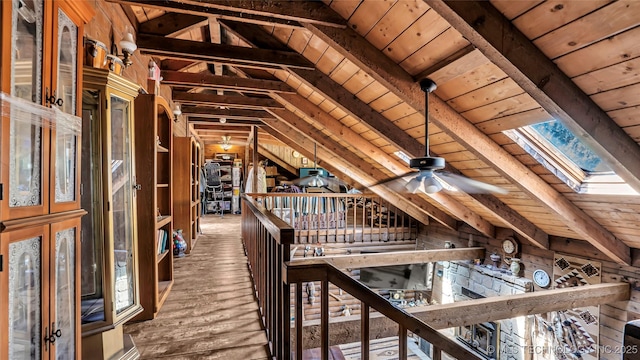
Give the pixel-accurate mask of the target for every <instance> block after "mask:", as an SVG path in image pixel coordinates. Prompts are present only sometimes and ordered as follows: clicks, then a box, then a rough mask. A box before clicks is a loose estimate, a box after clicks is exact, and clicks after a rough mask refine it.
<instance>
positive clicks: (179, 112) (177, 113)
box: [173, 104, 182, 122]
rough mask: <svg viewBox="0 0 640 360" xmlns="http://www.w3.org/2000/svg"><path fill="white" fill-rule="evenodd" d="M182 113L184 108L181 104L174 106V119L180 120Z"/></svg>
mask: <svg viewBox="0 0 640 360" xmlns="http://www.w3.org/2000/svg"><path fill="white" fill-rule="evenodd" d="M180 115H182V110H181V109H180V105H178V104H176V106H175V107H174V108H173V121H175V122H178V116H180Z"/></svg>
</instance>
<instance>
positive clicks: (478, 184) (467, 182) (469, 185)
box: [435, 171, 509, 195]
mask: <svg viewBox="0 0 640 360" xmlns="http://www.w3.org/2000/svg"><path fill="white" fill-rule="evenodd" d="M435 174H436V176H437V177H438V178H440V179H441V180H443V181H444V182H446V183H447V184H449V185H451V186H453V187H455V188H457V189H458V190H460V191H463V192H466V193H468V194H489V193H494V194H502V195H504V194H507V193H508V192H509V191H507V190H506V189H503V188H501V187H499V186H495V185H491V184H487V183H485V182H482V181H478V180H473V179H470V178H468V177H466V176H462V175H457V174H452V173H449V172H445V171H436V172H435Z"/></svg>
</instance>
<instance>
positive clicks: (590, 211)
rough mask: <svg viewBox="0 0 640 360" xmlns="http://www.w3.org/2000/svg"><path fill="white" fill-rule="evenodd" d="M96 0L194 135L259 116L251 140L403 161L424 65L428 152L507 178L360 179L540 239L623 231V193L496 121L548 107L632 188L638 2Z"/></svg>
mask: <svg viewBox="0 0 640 360" xmlns="http://www.w3.org/2000/svg"><path fill="white" fill-rule="evenodd" d="M108 1H112V2H117V3H121V4H122V6H124V7H130V9H131V10H132V11H131V12H132V13H133V14H135V17H136V19H134V20H135V21H136V22H137V24H135V25H136V27H137V29H138V33H137V39H138V46H139V48H140V51H142V52H143V53H147V54H150V55H152V56H154V57H155V58H156V59H157V60H158V63H159V64H161V68H162V76H163V78H164V80H163V81H164V83H165V84H168V85H171V86H172V87H173V96H174V99H175V100H176V101H178V102H180V103H181V104H183V112H184V113H186V114H188V116H189V120H190V121H192V122H193V124H194V126H195V129H196V131H197V132H198V133H199V135H200V136H201V137H202V139H204V141H212V142H216V139H219V138H220V137H221V136H222V135H223V134H233V135H232V138H235V139H236V141H240V142H245V143H247V144H248V143H250V142H251V141H252V140H249V138H250V136H251V126H252V125H255V124H260V129H261V130H260V137H259V141H263V139H264V140H265V142H266V143H271V144H277V143H278V142H280V143H281V144H286V146H288V147H290V148H291V149H294V150H296V151H299V152H300V153H301V154H302V155H303V156H306V157H309V158H313V153H312V149H313V147H314V144H317V147H318V150H317V155H318V159H319V161H320V162H321V165H322V166H324V167H326V168H327V169H328V170H329V171H331V172H333V173H335V174H337V175H339V176H341V177H343V178H345V179H351V180H352V181H353V182H355V183H359V184H361V185H363V186H371V185H372V184H375V183H377V182H378V181H380V180H382V179H385V178H387V177H390V176H394V175H399V174H402V173H405V172H407V171H408V170H409V168H408V167H407V166H406V165H405V163H404V162H402V161H401V160H400V159H399V158H398V157H397V156H396V155H394V152H396V151H398V150H401V151H403V152H405V153H406V154H408V155H409V156H412V157H415V156H421V155H423V154H424V144H425V133H424V93H423V92H422V91H421V90H420V88H419V86H418V84H417V82H418V81H419V80H421V79H423V78H425V77H429V78H431V79H433V80H434V81H435V82H436V83H437V84H438V88H437V90H436V91H435V93H434V94H435V96H432V97H431V100H430V123H431V126H430V136H429V142H430V150H431V152H432V153H434V154H437V156H442V157H444V158H445V159H446V161H447V164H448V167H447V170H448V171H451V172H456V173H459V174H462V175H465V176H468V177H471V178H473V179H476V180H480V181H484V182H487V183H491V184H495V185H499V186H502V187H504V188H506V189H508V190H509V193H508V194H506V195H496V196H494V195H467V194H463V193H459V192H458V193H444V192H441V193H437V194H432V195H426V194H422V195H409V196H407V195H405V194H398V193H396V192H394V191H393V189H390V188H387V187H384V186H375V187H373V188H371V190H372V191H374V192H377V193H379V194H380V195H382V196H385V197H387V198H388V199H392V200H393V201H394V202H396V203H398V204H399V206H400V207H402V208H403V209H405V210H406V211H407V212H408V213H410V214H412V215H414V216H415V217H416V218H418V219H422V220H425V221H426V219H427V218H431V219H435V220H436V221H438V222H440V223H442V224H443V225H445V226H447V227H451V228H456V226H457V224H458V222H459V221H463V222H465V223H467V224H469V225H471V226H472V227H473V228H475V229H476V230H478V231H479V232H481V233H483V234H485V235H488V236H495V233H496V228H501V227H505V228H510V229H513V230H514V231H516V232H517V233H518V234H520V235H521V236H522V237H524V238H525V239H527V240H528V241H530V242H531V243H532V244H533V245H535V246H538V247H541V248H548V246H549V236H562V237H569V238H575V239H582V240H586V241H588V242H589V243H591V245H593V246H594V247H595V248H597V249H598V250H599V251H601V252H602V253H604V254H606V255H607V256H609V257H610V258H611V259H612V260H614V261H617V262H620V263H629V262H630V248H640V225H639V224H640V205H639V203H640V202H639V201H638V198H637V196H613V195H587V194H577V193H576V192H574V190H572V189H571V188H570V187H569V186H567V185H565V184H564V183H563V182H562V181H560V180H559V179H558V178H557V177H556V176H555V175H554V174H552V173H551V172H550V171H549V170H547V169H546V168H545V167H543V166H541V165H540V164H539V163H538V162H537V161H536V160H535V159H534V158H533V157H532V156H530V155H529V154H528V153H527V152H525V151H524V150H523V149H522V148H521V147H520V146H519V145H517V144H516V143H515V142H514V141H513V140H512V139H511V138H510V137H508V136H506V135H505V134H503V132H502V131H504V130H509V129H514V128H518V127H521V126H525V125H530V124H535V123H539V122H543V121H547V120H551V119H558V120H560V121H562V123H563V124H565V125H566V126H567V127H568V128H570V129H571V130H572V131H573V132H574V133H575V134H577V135H578V136H579V137H580V138H581V139H582V140H583V141H584V142H586V143H587V144H589V145H590V146H591V147H592V148H593V149H594V151H595V152H596V153H597V154H598V155H599V156H600V157H601V158H603V159H604V161H605V162H606V163H607V165H608V166H609V167H610V168H611V169H613V170H614V171H615V172H616V173H617V174H618V175H619V176H620V177H621V178H623V179H624V180H625V181H626V182H627V183H628V184H629V185H630V186H631V187H633V188H634V189H635V190H636V191H640V146H638V142H639V141H640V97H638V96H637V94H638V92H639V91H640V72H639V71H638V70H637V69H638V68H639V67H640V42H639V41H637V39H638V38H640V2H636V1H632V0H627V1H616V2H613V1H607V0H588V1H579V2H578V1H559V0H553V1H539V0H527V1H507V0H499V1H491V2H483V1H451V2H443V1H441V0H424V1H422V0H415V1H407V0H401V1H376V0H365V1H356V0H346V1H345V0H341V1H338V0H334V1H330V0H325V1H324V2H316V1H290V2H289V1H260V2H256V1H250V0H234V1H229V0H227V1H224V0H202V1H194V0H179V1H178V0H167V1H162V2H160V1H153V0H108ZM220 118H225V119H227V123H226V124H221V123H220V122H219V121H218V119H220ZM236 135H237V136H236ZM262 151H265V152H267V151H268V152H269V153H270V154H274V152H273V151H269V150H267V149H262Z"/></svg>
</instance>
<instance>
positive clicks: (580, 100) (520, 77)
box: [425, 0, 640, 192]
mask: <svg viewBox="0 0 640 360" xmlns="http://www.w3.org/2000/svg"><path fill="white" fill-rule="evenodd" d="M425 2H426V3H427V4H429V6H431V7H433V9H434V10H436V11H437V12H438V14H440V16H442V17H443V18H444V19H445V20H447V21H448V22H449V23H450V24H451V25H452V26H453V27H454V28H455V29H456V30H458V31H459V32H460V33H461V34H462V35H463V36H464V37H465V38H466V39H467V40H468V41H469V42H471V43H472V44H473V45H474V46H476V47H477V48H478V49H479V50H480V51H482V53H483V54H484V55H485V56H486V57H487V58H489V59H490V60H491V61H492V62H493V63H494V64H496V65H497V66H498V67H500V69H502V70H503V71H504V72H505V73H507V75H509V76H510V77H511V78H512V79H513V80H514V81H515V82H516V83H517V84H518V85H519V86H521V87H522V88H523V89H524V90H525V91H526V92H527V93H529V94H530V95H531V96H532V97H533V98H534V99H535V100H536V101H537V102H538V103H539V104H540V105H541V106H542V107H543V108H544V109H545V110H547V111H548V112H549V114H551V116H553V117H554V118H555V119H557V120H560V121H561V122H562V123H563V124H564V125H565V126H567V127H568V128H569V129H570V130H571V131H572V132H573V133H574V134H575V135H576V136H578V137H580V139H581V140H582V141H584V142H585V143H586V144H587V145H589V147H590V148H592V149H593V150H594V151H595V152H596V153H597V154H598V155H599V156H600V157H602V158H603V159H604V160H605V162H606V163H607V165H609V167H611V169H612V170H614V171H615V172H616V174H617V175H619V176H620V177H621V178H623V179H624V180H625V181H626V182H627V183H628V184H629V185H630V186H631V187H633V188H634V189H635V190H636V191H638V192H640V147H639V146H638V143H637V142H636V141H634V140H633V139H632V138H631V137H630V136H629V135H628V134H627V133H625V132H624V130H622V129H621V128H620V126H618V125H617V124H616V123H615V122H614V121H613V120H612V119H611V118H610V117H609V116H608V115H607V113H605V112H604V111H603V110H602V109H601V108H600V107H598V105H596V104H595V103H594V102H593V100H591V98H590V97H589V96H588V95H586V94H585V93H584V92H583V91H582V90H581V89H580V88H579V87H578V86H577V85H576V84H575V83H574V82H573V81H572V80H571V79H570V78H569V77H568V76H566V75H565V74H564V73H563V72H562V71H561V70H560V69H559V68H558V67H557V66H556V64H555V63H554V62H553V61H551V60H550V59H549V58H548V57H547V56H546V55H545V54H544V53H543V52H542V51H541V50H540V49H538V48H537V47H536V46H535V45H534V44H533V43H532V42H531V41H530V40H529V39H527V37H526V36H525V35H524V34H523V33H522V32H520V31H519V30H518V29H517V28H516V27H515V26H513V24H512V23H511V22H510V21H509V20H508V19H507V18H505V17H504V16H503V15H502V14H501V13H500V12H499V11H498V10H497V9H496V8H494V7H493V5H491V3H490V2H486V1H447V2H445V1H440V0H425Z"/></svg>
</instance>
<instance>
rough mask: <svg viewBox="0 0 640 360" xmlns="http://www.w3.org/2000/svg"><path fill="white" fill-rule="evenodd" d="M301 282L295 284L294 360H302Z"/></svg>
mask: <svg viewBox="0 0 640 360" xmlns="http://www.w3.org/2000/svg"><path fill="white" fill-rule="evenodd" d="M302 310H303V304H302V281H299V282H297V283H296V360H302V351H303V347H302V345H303V339H302Z"/></svg>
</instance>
